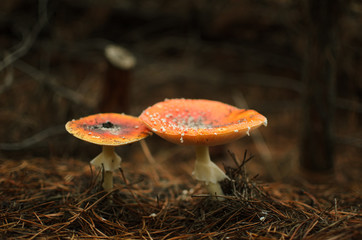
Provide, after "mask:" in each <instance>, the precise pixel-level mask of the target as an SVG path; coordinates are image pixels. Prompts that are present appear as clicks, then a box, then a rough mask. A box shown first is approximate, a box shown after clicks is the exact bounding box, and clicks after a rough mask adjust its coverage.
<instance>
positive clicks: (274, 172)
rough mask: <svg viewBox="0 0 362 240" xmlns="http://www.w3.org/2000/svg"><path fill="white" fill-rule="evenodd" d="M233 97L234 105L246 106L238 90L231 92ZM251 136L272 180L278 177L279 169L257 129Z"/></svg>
mask: <svg viewBox="0 0 362 240" xmlns="http://www.w3.org/2000/svg"><path fill="white" fill-rule="evenodd" d="M233 99H234V102H235V105H236V106H237V107H239V108H248V104H247V102H246V100H245V98H244V96H243V94H242V93H241V92H240V91H235V92H234V94H233ZM250 136H251V138H252V139H253V141H254V143H255V146H256V148H257V150H258V151H259V154H260V157H261V159H262V160H263V162H264V163H265V165H266V166H267V167H266V170H267V171H268V173H269V174H270V176H271V177H272V178H273V179H274V180H279V179H280V174H279V170H278V169H277V167H276V166H275V164H273V163H272V160H273V158H272V154H271V152H270V150H269V148H268V146H267V144H266V142H265V140H264V137H263V135H262V134H261V133H260V131H259V130H258V129H254V130H253V133H252V134H250Z"/></svg>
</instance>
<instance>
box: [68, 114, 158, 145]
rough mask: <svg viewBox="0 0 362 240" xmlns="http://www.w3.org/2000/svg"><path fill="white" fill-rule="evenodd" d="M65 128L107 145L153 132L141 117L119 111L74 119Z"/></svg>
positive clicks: (81, 137) (142, 136) (137, 138)
mask: <svg viewBox="0 0 362 240" xmlns="http://www.w3.org/2000/svg"><path fill="white" fill-rule="evenodd" d="M65 128H66V130H67V131H68V132H69V133H70V134H72V135H74V136H75V137H77V138H79V139H81V140H84V141H87V142H91V143H94V144H98V145H105V146H118V145H124V144H128V143H132V142H136V141H139V140H141V139H143V138H145V137H147V136H149V135H150V134H152V133H151V132H150V130H149V129H148V128H147V127H146V125H145V124H144V123H143V122H142V121H141V120H140V119H139V118H137V117H132V116H129V115H125V114H118V113H100V114H95V115H90V116H87V117H84V118H80V119H78V120H72V121H69V122H67V124H66V125H65Z"/></svg>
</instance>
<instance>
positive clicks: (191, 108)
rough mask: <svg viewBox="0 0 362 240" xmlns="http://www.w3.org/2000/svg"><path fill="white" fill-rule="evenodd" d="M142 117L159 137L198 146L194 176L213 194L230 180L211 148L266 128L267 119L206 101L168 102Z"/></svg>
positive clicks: (252, 111)
mask: <svg viewBox="0 0 362 240" xmlns="http://www.w3.org/2000/svg"><path fill="white" fill-rule="evenodd" d="M139 118H140V119H141V120H142V121H143V122H144V123H145V124H146V125H147V126H148V127H149V128H150V129H151V130H152V131H153V132H154V133H156V134H157V135H159V136H160V137H162V138H164V139H166V140H168V141H170V142H173V143H175V144H181V145H193V146H195V148H196V162H195V168H194V171H193V173H192V174H193V176H194V177H195V179H197V180H199V181H202V182H204V183H205V185H206V187H207V189H208V191H209V193H210V194H211V195H223V191H222V189H221V186H220V184H219V182H220V181H222V180H224V179H226V178H228V177H227V176H226V174H225V173H224V172H223V171H222V170H221V169H220V168H219V167H218V166H217V165H216V164H215V163H213V162H212V161H211V160H210V155H209V146H215V145H221V144H226V143H229V142H232V141H235V140H237V139H239V138H241V137H243V136H245V135H249V132H250V131H251V130H253V129H255V128H258V127H259V126H260V125H262V124H264V125H265V126H266V125H267V119H266V117H264V116H263V115H261V114H259V113H258V112H256V111H254V110H246V109H238V108H236V107H234V106H231V105H228V104H224V103H221V102H217V101H212V100H203V99H166V100H165V101H163V102H159V103H156V104H155V105H153V106H151V107H149V108H147V109H146V110H144V111H143V113H142V114H141V115H140V117H139Z"/></svg>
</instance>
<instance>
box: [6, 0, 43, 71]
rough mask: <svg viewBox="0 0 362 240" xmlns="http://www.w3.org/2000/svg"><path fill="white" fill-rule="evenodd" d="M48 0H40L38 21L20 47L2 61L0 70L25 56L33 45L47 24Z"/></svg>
mask: <svg viewBox="0 0 362 240" xmlns="http://www.w3.org/2000/svg"><path fill="white" fill-rule="evenodd" d="M47 2H48V1H47V0H39V3H38V9H39V17H38V22H37V23H36V24H35V26H34V27H33V29H32V30H31V31H30V33H29V34H28V35H27V36H26V37H25V38H24V39H23V42H22V43H21V44H20V47H19V48H17V49H16V50H15V51H14V52H12V53H10V54H9V55H7V56H6V57H4V59H3V60H2V61H1V62H0V71H2V70H4V69H5V68H6V67H7V66H9V65H11V64H12V63H14V62H15V61H16V60H18V59H19V58H21V57H23V56H24V55H25V54H26V53H27V52H28V51H29V49H30V48H31V47H32V46H33V44H34V42H35V40H36V38H37V37H38V34H39V33H40V31H41V30H42V29H43V27H44V26H45V24H46V23H47V21H48V14H47Z"/></svg>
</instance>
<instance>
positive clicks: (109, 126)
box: [102, 121, 114, 128]
mask: <svg viewBox="0 0 362 240" xmlns="http://www.w3.org/2000/svg"><path fill="white" fill-rule="evenodd" d="M102 127H104V128H113V127H114V124H113V123H111V122H110V121H107V122H105V123H102Z"/></svg>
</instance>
